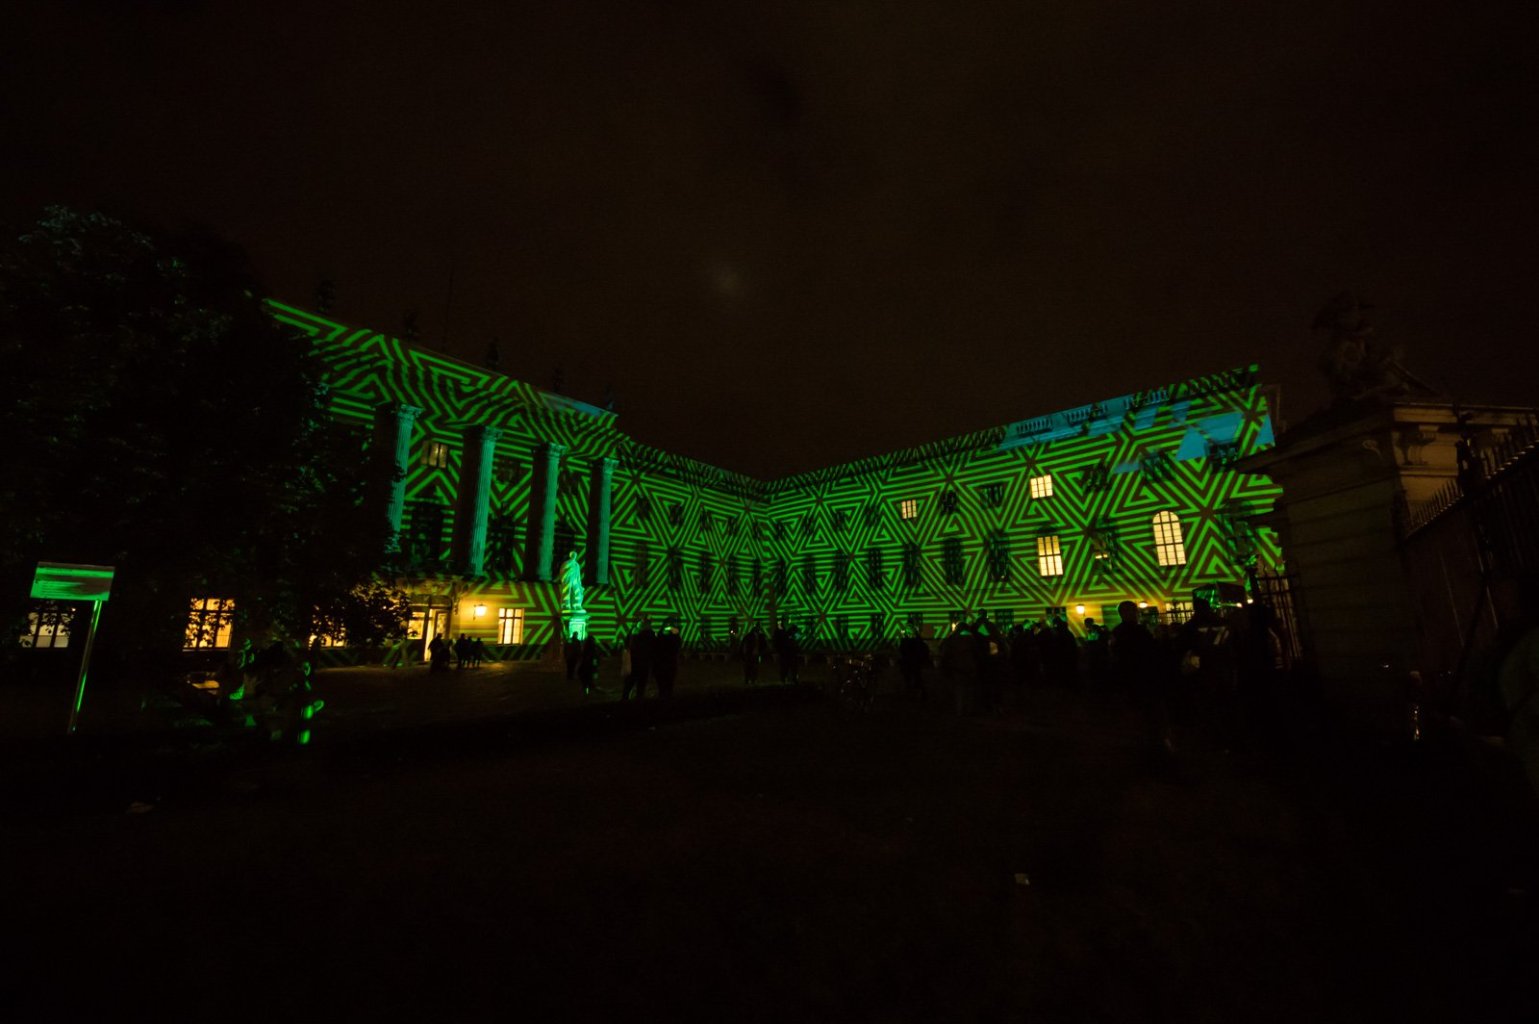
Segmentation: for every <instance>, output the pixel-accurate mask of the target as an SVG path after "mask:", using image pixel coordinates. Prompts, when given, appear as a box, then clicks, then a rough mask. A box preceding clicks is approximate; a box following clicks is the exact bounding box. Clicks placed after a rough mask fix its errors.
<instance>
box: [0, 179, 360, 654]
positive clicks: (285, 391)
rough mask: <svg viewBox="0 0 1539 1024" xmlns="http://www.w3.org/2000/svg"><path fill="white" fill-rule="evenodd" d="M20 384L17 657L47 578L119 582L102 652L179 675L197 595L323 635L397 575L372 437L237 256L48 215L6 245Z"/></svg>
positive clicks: (260, 623)
mask: <svg viewBox="0 0 1539 1024" xmlns="http://www.w3.org/2000/svg"><path fill="white" fill-rule="evenodd" d="M0 365H3V366H4V368H5V373H4V375H3V380H4V382H5V383H4V384H3V385H0V436H4V437H5V439H6V443H5V444H4V445H3V446H0V508H3V509H4V510H5V514H4V515H3V516H0V620H3V622H4V624H5V625H6V626H7V627H10V628H9V629H8V631H7V634H6V635H5V637H3V638H0V645H3V646H10V643H11V639H12V638H13V637H14V636H15V635H16V633H17V632H18V631H19V627H20V625H21V623H23V622H24V621H25V613H26V595H27V589H28V588H27V582H28V580H29V579H30V576H31V573H32V569H33V566H34V565H35V563H36V562H37V561H39V560H48V561H62V562H86V563H98V564H107V565H113V566H116V567H117V570H118V573H117V578H116V579H115V581H114V584H113V595H112V600H111V602H110V604H109V606H108V609H107V613H106V614H105V615H104V616H103V619H102V633H101V641H100V643H101V654H102V656H103V657H104V658H112V657H114V656H116V657H117V658H119V659H121V658H127V657H132V658H134V659H136V661H137V662H138V663H139V664H141V665H146V666H150V665H155V666H164V667H170V666H171V665H172V664H174V657H173V656H174V654H175V652H176V651H177V650H178V649H179V648H180V647H181V646H182V643H183V638H184V630H185V626H186V622H187V610H188V602H189V600H190V599H192V598H195V597H204V596H218V597H229V598H233V599H234V600H235V602H236V608H237V622H238V623H239V624H241V625H243V626H244V627H245V628H246V629H247V630H249V631H250V632H252V633H256V634H258V635H274V636H288V637H299V638H303V637H305V636H307V635H308V631H309V629H310V627H311V619H312V616H313V615H314V612H315V609H317V608H318V607H323V606H327V607H331V606H336V605H337V604H338V603H339V602H343V601H345V600H346V599H347V595H350V594H353V593H354V592H355V589H356V588H358V587H359V585H360V584H361V583H363V582H364V581H366V580H367V579H368V578H369V576H370V573H371V570H373V569H374V568H375V567H376V566H378V565H379V563H380V559H381V557H382V552H383V550H384V546H385V541H386V536H387V529H388V527H387V524H386V522H385V520H384V516H383V514H382V513H380V512H379V511H378V507H377V505H371V504H369V503H367V502H366V501H365V500H364V499H365V496H366V494H367V493H368V488H369V487H370V486H372V485H373V484H375V483H377V481H374V480H373V477H374V476H376V475H378V473H376V472H375V471H374V470H372V469H371V468H369V463H368V460H367V455H366V451H365V447H364V439H363V438H362V436H361V435H357V434H349V433H348V432H346V431H344V430H343V429H341V428H340V427H338V426H337V425H335V424H334V423H333V421H332V420H331V419H330V418H329V417H328V416H327V415H326V392H325V387H324V384H323V382H322V376H321V365H320V363H319V361H318V360H317V359H316V358H315V356H314V354H313V352H312V351H311V347H310V345H309V343H308V341H307V339H305V338H304V337H303V336H302V335H300V334H298V333H297V332H294V331H292V330H290V329H289V328H287V327H286V326H284V325H282V324H279V323H278V322H277V321H276V320H274V319H273V318H272V317H271V316H269V315H268V314H267V312H266V310H265V309H264V308H263V305H262V302H261V298H260V290H259V288H258V286H257V284H256V282H255V280H254V278H253V276H252V274H251V272H250V269H249V267H248V265H247V261H246V259H245V257H244V255H243V254H242V253H241V252H239V250H237V249H236V248H235V247H233V246H232V245H230V244H229V243H228V242H225V241H222V240H220V239H218V238H215V237H213V236H211V235H208V234H198V233H183V234H180V235H177V236H165V235H161V236H157V235H154V234H151V233H149V232H146V231H142V230H138V229H135V228H131V227H129V226H127V225H125V224H124V223H122V222H121V221H119V220H116V219H113V218H111V217H108V216H105V215H103V214H99V213H86V212H80V211H76V210H71V209H65V208H58V207H54V208H50V209H48V210H47V211H46V212H45V213H44V215H43V216H42V218H41V219H40V220H39V221H38V222H37V223H36V224H35V225H34V226H32V227H29V228H27V229H26V230H24V231H23V232H21V233H20V234H17V233H14V232H10V233H7V237H6V238H5V239H3V240H0ZM379 472H381V473H382V472H385V471H384V470H380V471H379Z"/></svg>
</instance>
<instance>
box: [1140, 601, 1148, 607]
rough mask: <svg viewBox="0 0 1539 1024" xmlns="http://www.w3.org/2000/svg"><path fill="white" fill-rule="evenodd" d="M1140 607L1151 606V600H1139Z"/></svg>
mask: <svg viewBox="0 0 1539 1024" xmlns="http://www.w3.org/2000/svg"><path fill="white" fill-rule="evenodd" d="M1138 607H1140V608H1147V607H1149V602H1148V601H1140V602H1138Z"/></svg>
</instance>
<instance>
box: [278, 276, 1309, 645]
mask: <svg viewBox="0 0 1539 1024" xmlns="http://www.w3.org/2000/svg"><path fill="white" fill-rule="evenodd" d="M272 309H273V311H274V314H275V315H276V316H277V317H278V318H279V319H280V320H283V321H284V322H286V323H289V324H292V325H294V326H296V327H298V328H300V329H301V330H303V331H305V332H306V333H307V334H309V335H310V336H311V337H312V338H314V339H315V342H316V345H317V348H318V350H319V352H320V353H321V354H322V355H323V357H324V358H325V359H326V361H327V363H328V365H329V366H330V368H331V378H330V383H331V402H332V409H333V412H334V414H335V415H336V416H337V417H338V418H339V419H341V420H343V421H345V422H350V423H353V424H356V426H357V428H358V429H360V430H362V431H366V432H370V433H371V434H372V436H373V437H374V438H375V440H376V443H380V439H381V437H383V436H384V435H383V434H382V433H381V432H380V431H381V430H384V431H386V432H387V433H388V431H390V430H393V429H395V428H394V426H393V424H394V423H395V422H396V419H395V417H394V415H393V413H392V412H388V410H392V409H393V408H394V407H396V406H401V405H405V406H410V407H412V408H414V409H418V410H421V411H420V413H419V414H417V415H416V416H415V417H407V418H406V419H405V420H403V421H402V422H408V423H409V424H410V426H409V429H410V432H411V433H410V439H409V444H408V445H407V449H406V450H407V452H408V455H407V458H406V466H405V469H406V479H405V484H404V491H405V493H404V511H403V514H402V521H401V537H402V547H403V550H404V551H405V553H406V555H407V557H408V558H409V559H411V560H412V562H411V568H410V571H409V575H408V576H407V578H405V579H403V580H401V581H399V582H400V583H401V585H402V586H403V587H404V588H405V589H406V590H407V591H408V592H409V593H411V594H412V595H414V601H415V602H418V603H420V604H422V605H424V606H425V605H428V604H432V605H434V606H435V607H438V608H443V607H445V604H446V602H449V601H450V599H451V597H452V598H453V599H454V600H453V601H452V602H451V603H452V604H453V607H454V616H455V617H454V619H453V620H452V621H450V622H446V623H445V624H444V626H443V628H447V629H449V630H450V631H452V632H454V633H456V634H458V633H460V632H465V633H469V634H470V635H472V636H480V637H482V638H483V639H484V640H485V641H486V642H487V643H489V644H493V645H495V644H496V642H497V640H498V639H499V638H498V637H497V636H496V635H495V632H496V621H497V614H496V609H499V608H507V607H518V608H522V609H524V610H525V615H524V634H523V638H522V639H523V645H522V647H521V648H517V649H510V650H507V651H505V653H506V654H507V655H508V656H536V655H537V654H538V653H539V651H540V649H541V648H542V647H543V646H544V645H545V644H546V643H547V642H548V641H549V640H551V639H552V638H554V637H555V636H556V630H557V625H558V622H559V616H558V611H557V608H558V602H557V595H556V586H555V584H554V583H550V582H541V581H538V580H534V579H531V578H530V577H531V576H532V575H533V574H534V571H535V567H534V566H533V565H532V564H528V563H529V561H530V554H531V552H530V547H531V545H530V540H531V537H532V534H531V531H538V530H539V529H540V522H539V509H540V504H541V503H540V502H539V501H538V500H536V499H537V495H536V493H535V491H536V488H537V487H538V486H539V485H540V481H541V480H543V479H544V472H543V466H544V465H545V461H544V460H545V458H546V456H545V447H544V446H545V445H546V444H548V443H554V444H556V445H559V446H561V448H562V449H563V450H562V451H561V453H560V459H559V463H558V465H557V471H556V474H555V477H554V482H555V487H556V499H555V509H556V515H555V522H554V524H553V525H554V531H553V532H554V536H555V538H556V540H555V542H554V560H555V563H556V564H558V565H559V563H560V562H561V560H562V559H564V557H565V549H566V546H568V545H571V544H575V545H576V546H577V547H578V548H579V550H580V552H581V554H582V556H583V558H584V560H585V561H586V560H587V559H588V557H589V549H590V545H593V544H595V543H596V535H597V531H598V527H599V524H598V523H597V522H596V516H597V509H596V506H595V496H596V492H595V488H596V487H598V486H601V484H600V480H601V477H602V468H601V464H602V462H603V460H605V459H612V460H614V469H613V473H612V477H611V485H610V486H611V490H610V498H611V515H610V523H609V561H608V566H609V574H608V575H609V583H608V585H599V586H590V588H589V592H588V600H587V606H588V610H589V613H590V618H589V623H588V628H589V631H590V632H591V633H592V634H593V635H594V636H596V637H598V638H600V639H602V640H613V639H616V638H618V637H619V636H621V635H622V634H624V633H625V632H627V631H629V630H630V629H632V628H634V625H635V624H636V623H638V622H639V621H640V620H641V618H642V617H644V616H645V617H649V618H650V619H651V620H652V621H653V623H654V624H661V623H669V622H676V623H678V624H679V625H680V626H681V627H682V629H683V631H684V636H685V640H686V642H687V643H688V644H690V645H691V646H696V647H719V646H722V645H725V644H726V643H727V642H728V637H729V630H730V629H731V628H732V627H733V626H736V628H738V629H740V630H741V629H745V628H747V627H748V626H749V625H750V624H752V623H753V622H755V621H757V622H759V623H761V624H764V625H766V626H768V625H769V624H770V622H771V621H772V620H774V619H775V618H783V619H788V620H789V621H791V622H793V623H794V624H796V625H797V626H799V627H801V629H802V633H803V642H804V644H807V645H809V646H816V647H853V648H860V647H869V646H873V645H875V644H878V643H880V642H883V641H885V640H890V639H892V638H893V637H895V636H897V635H898V633H899V632H900V631H901V630H902V629H903V628H905V627H906V626H908V625H910V624H913V623H918V622H923V623H926V624H929V625H933V626H935V627H937V628H938V629H939V628H943V627H944V626H945V624H946V623H947V622H948V621H949V618H950V617H951V615H953V614H954V613H956V612H958V611H967V612H972V613H976V612H978V611H983V610H986V611H988V612H989V613H990V614H991V615H995V616H996V617H1004V618H1013V619H1014V621H1024V620H1026V619H1031V618H1037V617H1039V616H1041V615H1042V614H1043V613H1044V611H1045V610H1046V609H1048V608H1070V609H1072V608H1074V606H1076V605H1078V604H1083V605H1085V606H1086V613H1087V614H1090V615H1094V616H1097V617H1099V616H1100V615H1101V608H1102V606H1104V605H1113V604H1115V603H1116V602H1118V601H1120V600H1123V599H1126V598H1132V599H1134V600H1146V601H1149V602H1151V603H1155V604H1157V605H1158V606H1159V607H1161V608H1162V609H1164V608H1166V607H1168V605H1169V604H1170V602H1172V601H1185V600H1189V599H1190V595H1191V592H1192V590H1193V589H1194V588H1196V587H1198V586H1202V585H1206V584H1211V583H1217V582H1237V581H1241V580H1243V579H1244V577H1245V573H1246V569H1247V568H1248V567H1251V568H1255V567H1259V568H1262V569H1270V568H1275V567H1278V566H1280V563H1281V555H1280V553H1279V551H1278V548H1277V542H1276V538H1275V536H1273V535H1272V533H1271V532H1270V531H1268V530H1265V529H1256V528H1254V527H1252V526H1251V525H1250V523H1249V521H1248V517H1249V516H1251V515H1253V514H1255V513H1258V512H1261V511H1264V510H1266V509H1268V508H1270V506H1271V503H1272V501H1273V500H1274V499H1275V498H1276V497H1277V495H1278V494H1279V493H1280V492H1279V490H1278V489H1277V488H1276V487H1275V486H1273V485H1272V484H1270V483H1269V482H1267V481H1266V480H1265V478H1260V477H1252V476H1248V475H1242V474H1239V473H1236V472H1235V471H1234V470H1233V469H1232V468H1231V467H1232V464H1233V462H1234V461H1235V460H1236V459H1237V458H1240V457H1243V456H1244V455H1248V454H1250V453H1251V452H1253V451H1256V450H1258V449H1260V448H1264V447H1267V446H1270V445H1271V444H1272V426H1271V421H1270V419H1269V417H1268V415H1267V411H1266V405H1265V401H1264V398H1263V397H1262V395H1261V394H1260V391H1259V389H1258V387H1257V384H1256V368H1255V367H1249V368H1245V369H1239V370H1233V371H1228V372H1225V373H1220V374H1215V375H1212V376H1210V377H1204V378H1198V379H1194V380H1190V381H1184V382H1181V383H1179V384H1175V385H1171V386H1169V387H1165V388H1158V389H1153V390H1150V391H1144V392H1139V393H1137V394H1135V395H1128V396H1124V397H1122V398H1118V399H1113V400H1109V401H1106V402H1101V403H1096V404H1093V405H1088V406H1082V407H1079V408H1077V409H1069V410H1064V411H1061V412H1058V413H1053V414H1051V415H1047V416H1040V417H1036V418H1034V419H1030V420H1023V421H1020V422H1018V423H1015V424H1010V425H1008V426H1004V427H998V428H993V429H990V430H983V431H976V432H974V433H971V434H966V435H962V436H959V437H955V438H948V439H944V440H940V441H936V442H933V443H931V444H927V445H922V446H920V447H917V448H911V449H905V450H902V451H898V452H893V453H890V454H887V455H881V456H876V457H873V458H869V459H864V460H861V461H859V462H855V463H849V464H845V465H839V466H831V467H828V468H826V469H820V470H817V471H815V472H812V473H805V474H801V475H798V476H793V477H786V478H782V479H779V480H774V481H759V480H755V479H753V478H751V477H747V476H743V475H742V474H738V473H733V472H730V471H728V470H723V469H719V468H717V467H714V466H708V465H705V464H703V463H699V462H696V461H694V460H691V459H687V458H683V457H681V456H677V455H673V454H671V453H667V452H663V451H659V450H657V449H655V448H651V447H649V446H646V445H643V444H640V443H638V442H636V441H634V440H632V439H631V438H629V437H627V436H625V435H624V434H623V433H621V432H619V431H618V430H617V429H616V423H615V416H614V414H613V413H609V412H606V411H603V410H600V409H597V408H594V407H592V406H589V405H586V404H585V403H582V402H578V401H575V400H572V399H568V398H565V397H562V396H558V395H552V394H549V393H547V392H544V391H542V390H540V389H538V388H535V387H533V386H531V385H529V384H526V383H523V382H520V381H516V380H513V379H511V378H509V377H506V376H504V375H502V374H500V373H497V372H494V371H489V370H485V369H482V368H479V367H475V366H472V365H470V364H467V363H463V362H460V361H459V360H455V359H452V358H449V357H447V356H443V355H439V354H436V353H433V352H429V351H426V350H423V349H421V348H416V347H413V346H410V345H407V344H406V343H404V342H402V341H400V340H398V339H396V338H392V337H389V336H387V335H383V334H380V333H377V332H373V331H368V330H359V329H355V328H352V327H348V326H346V325H343V324H340V323H336V322H334V321H331V320H326V319H323V318H320V317H317V316H315V315H313V314H310V313H307V312H304V311H302V310H299V309H295V308H293V307H290V306H284V305H281V304H276V303H274V304H272ZM381 409H384V410H387V412H381V411H380V410H381ZM382 424H383V426H382ZM478 427H495V428H497V429H498V430H499V431H500V434H499V436H498V438H497V441H496V444H495V458H494V461H493V465H492V469H491V474H490V480H491V483H490V490H489V495H488V498H487V505H488V509H487V521H488V524H489V525H488V528H487V533H486V551H487V552H488V556H487V560H486V563H485V565H484V569H483V572H482V573H481V574H480V575H479V576H475V577H472V576H468V575H465V574H464V573H463V571H462V570H463V565H455V564H454V561H453V560H454V553H455V551H456V550H461V551H463V550H464V545H463V543H461V545H460V546H458V547H457V546H456V542H455V540H456V536H457V531H459V534H458V536H460V537H461V538H463V535H464V531H466V530H467V529H469V526H468V524H467V523H462V522H458V521H457V519H458V518H459V517H458V515H457V510H458V509H459V508H460V507H461V506H462V503H463V502H464V501H465V500H467V499H465V497H464V496H463V495H462V494H461V473H462V469H463V467H464V466H465V464H466V458H467V455H466V453H467V448H468V446H470V445H472V444H474V442H473V441H471V440H469V439H468V437H467V433H468V432H470V431H473V430H475V429H476V428H478ZM434 442H438V443H442V444H445V445H447V447H448V451H447V453H446V458H439V459H435V458H433V457H432V454H433V452H432V449H431V448H430V446H431V445H432V444H433V443H434ZM439 461H441V462H444V463H445V464H443V465H435V464H433V463H434V462H439ZM1033 477H1037V478H1041V477H1050V478H1051V480H1050V490H1051V493H1050V495H1049V494H1046V493H1045V491H1046V490H1047V488H1048V484H1047V483H1045V482H1043V481H1041V480H1038V481H1037V483H1036V485H1035V487H1034V486H1033V484H1032V482H1031V480H1032V478H1033ZM1034 492H1035V493H1036V494H1037V495H1038V496H1033V494H1034ZM905 501H914V502H916V503H917V508H918V514H917V515H916V516H914V517H913V518H909V519H904V518H902V516H901V515H900V505H901V504H902V503H903V502H905ZM1161 512H1172V513H1174V514H1175V515H1176V517H1177V519H1178V520H1179V523H1180V528H1181V541H1182V547H1183V548H1184V555H1185V561H1184V564H1179V565H1162V564H1160V563H1161V557H1160V556H1161V553H1162V551H1163V553H1164V554H1165V556H1166V558H1165V560H1167V561H1169V560H1171V556H1170V551H1171V550H1172V549H1171V548H1170V546H1169V545H1168V544H1167V545H1165V547H1164V548H1160V549H1157V547H1156V543H1155V529H1154V517H1155V516H1156V514H1158V513H1161ZM532 517H533V518H532ZM1046 538H1055V539H1056V548H1054V546H1053V545H1052V544H1051V543H1050V542H1044V543H1045V548H1046V549H1052V550H1056V551H1057V552H1059V553H1061V570H1060V568H1059V565H1058V563H1056V562H1055V563H1052V564H1051V565H1049V566H1048V567H1049V568H1050V569H1051V570H1052V571H1053V573H1054V574H1053V575H1049V576H1044V575H1043V574H1042V572H1041V571H1040V569H1041V568H1042V567H1043V565H1044V564H1045V563H1043V562H1041V561H1039V557H1038V553H1039V551H1042V550H1044V549H1045V548H1044V543H1039V541H1043V539H1046ZM1167 540H1168V538H1167ZM591 568H592V567H591V566H590V572H589V574H588V575H589V577H590V582H591V577H592V576H593V575H594V573H593V572H592V571H591ZM474 605H482V606H483V607H484V610H483V613H482V615H481V616H480V617H474V618H473V617H472V616H471V614H470V612H469V611H468V609H469V608H471V607H472V606H474ZM1001 613H1003V614H1001ZM1071 624H1072V625H1073V626H1074V628H1076V629H1079V628H1080V625H1081V623H1080V619H1079V617H1078V616H1075V615H1071ZM809 637H810V638H811V639H810V640H809Z"/></svg>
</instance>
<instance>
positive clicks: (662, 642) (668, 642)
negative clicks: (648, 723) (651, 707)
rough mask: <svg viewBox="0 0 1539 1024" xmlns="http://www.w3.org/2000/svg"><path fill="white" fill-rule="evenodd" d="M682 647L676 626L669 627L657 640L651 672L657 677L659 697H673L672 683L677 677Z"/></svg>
mask: <svg viewBox="0 0 1539 1024" xmlns="http://www.w3.org/2000/svg"><path fill="white" fill-rule="evenodd" d="M683 647H684V640H683V638H682V637H680V636H679V627H678V626H669V627H668V629H667V630H666V631H665V632H664V633H663V634H662V635H661V636H659V637H658V638H657V647H656V650H655V651H654V652H653V655H652V672H653V674H654V675H656V676H657V695H658V696H659V697H672V696H673V682H674V680H675V679H677V678H678V675H679V652H680V651H681V650H682V649H683Z"/></svg>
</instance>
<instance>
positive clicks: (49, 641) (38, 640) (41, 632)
mask: <svg viewBox="0 0 1539 1024" xmlns="http://www.w3.org/2000/svg"><path fill="white" fill-rule="evenodd" d="M73 619H74V611H73V610H72V609H71V608H70V606H69V605H67V604H60V603H57V602H54V601H44V602H42V604H41V605H40V606H39V607H38V609H37V611H32V612H28V613H27V632H26V633H25V634H23V635H22V636H21V637H20V638H19V639H20V640H21V646H23V647H68V646H69V627H70V625H71V623H72V621H73Z"/></svg>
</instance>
